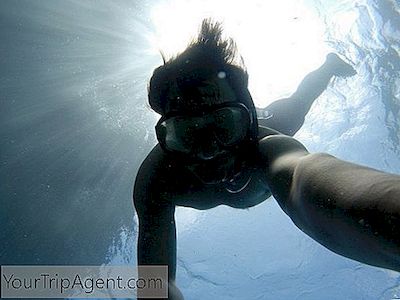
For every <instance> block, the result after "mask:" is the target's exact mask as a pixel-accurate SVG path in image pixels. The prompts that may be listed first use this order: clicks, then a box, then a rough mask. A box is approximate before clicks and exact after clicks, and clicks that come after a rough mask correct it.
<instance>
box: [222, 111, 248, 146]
mask: <svg viewBox="0 0 400 300" xmlns="http://www.w3.org/2000/svg"><path fill="white" fill-rule="evenodd" d="M214 119H215V130H214V131H215V135H216V137H217V139H218V140H219V141H220V142H221V143H222V144H223V145H225V146H231V145H234V144H236V143H238V142H239V141H241V140H242V139H243V138H245V137H246V134H247V131H248V129H249V125H250V120H249V116H248V113H247V111H246V110H245V109H243V108H241V107H225V108H221V109H219V110H217V111H215V112H214Z"/></svg>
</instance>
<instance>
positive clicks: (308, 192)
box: [260, 136, 400, 271]
mask: <svg viewBox="0 0 400 300" xmlns="http://www.w3.org/2000/svg"><path fill="white" fill-rule="evenodd" d="M260 151H261V154H262V155H263V157H264V158H265V160H266V163H267V177H268V183H269V185H270V188H271V191H272V194H273V195H274V197H275V199H276V200H277V201H278V203H279V205H280V206H281V207H282V209H283V210H284V211H285V213H286V214H287V215H288V216H289V217H290V218H291V219H292V220H293V222H294V223H295V224H296V226H297V227H299V228H300V229H301V230H302V231H304V232H305V233H306V234H308V235H309V236H310V237H312V238H313V239H314V240H316V241H317V242H319V243H321V244H322V245H324V246H325V247H327V248H328V249H330V250H332V251H334V252H336V253H338V254H340V255H343V256H346V257H349V258H352V259H355V260H357V261H360V262H363V263H366V264H370V265H374V266H378V267H383V268H388V269H392V270H396V271H400V176H398V175H392V174H388V173H384V172H380V171H377V170H374V169H371V168H366V167H363V166H360V165H356V164H352V163H349V162H345V161H342V160H339V159H337V158H335V157H333V156H330V155H327V154H309V153H308V152H307V150H306V149H305V148H304V146H303V145H301V144H300V143H299V142H298V141H296V140H295V139H293V138H290V137H287V136H270V137H266V138H264V139H263V140H262V141H261V142H260Z"/></svg>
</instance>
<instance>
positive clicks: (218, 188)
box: [134, 58, 354, 299]
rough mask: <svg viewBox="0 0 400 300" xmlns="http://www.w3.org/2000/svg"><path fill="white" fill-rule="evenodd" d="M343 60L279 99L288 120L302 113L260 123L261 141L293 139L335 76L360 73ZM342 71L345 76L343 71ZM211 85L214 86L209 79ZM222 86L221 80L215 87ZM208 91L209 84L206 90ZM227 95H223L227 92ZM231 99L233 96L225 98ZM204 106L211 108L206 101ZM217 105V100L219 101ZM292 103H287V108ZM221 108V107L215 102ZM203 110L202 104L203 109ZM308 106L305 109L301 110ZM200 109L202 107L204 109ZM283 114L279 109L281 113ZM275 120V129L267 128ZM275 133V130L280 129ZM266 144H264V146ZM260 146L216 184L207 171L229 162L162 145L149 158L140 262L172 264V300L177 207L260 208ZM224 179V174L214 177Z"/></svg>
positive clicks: (175, 294)
mask: <svg viewBox="0 0 400 300" xmlns="http://www.w3.org/2000/svg"><path fill="white" fill-rule="evenodd" d="M341 62H343V61H341V60H340V59H336V58H333V59H327V61H326V62H325V63H324V65H323V66H321V68H320V69H318V70H316V71H314V72H313V73H311V74H309V75H308V76H307V77H306V78H305V79H304V80H303V82H302V83H301V84H300V86H299V88H298V89H297V91H296V93H295V94H294V95H293V96H292V97H291V98H288V99H284V100H278V101H277V102H276V103H281V104H282V103H283V102H284V103H283V104H282V105H275V104H274V103H275V102H274V103H272V104H271V105H270V106H269V108H280V110H279V114H278V113H276V116H279V115H280V114H282V117H283V116H288V115H290V114H293V113H296V116H293V117H292V118H291V120H296V122H294V123H290V122H289V121H288V120H289V119H288V118H287V117H285V118H284V120H286V121H285V122H279V120H277V118H270V119H266V120H265V121H266V122H263V120H262V119H261V120H259V124H260V125H261V126H260V127H259V140H260V141H261V140H263V138H264V137H266V136H269V135H274V134H279V132H277V131H275V130H278V131H283V132H285V131H287V132H289V133H290V134H291V135H293V134H294V133H295V132H297V130H298V129H299V128H300V127H301V125H302V124H303V122H304V117H305V115H306V114H307V113H308V111H309V109H310V107H311V104H312V103H313V101H314V100H315V99H316V98H317V97H318V96H319V95H320V94H321V93H322V91H323V90H324V89H325V88H326V86H327V84H328V83H329V80H330V79H331V78H332V77H333V76H335V75H340V76H350V75H354V69H352V68H351V67H350V66H349V65H347V64H345V63H344V62H343V64H345V65H342V66H343V67H344V68H345V70H343V68H337V65H338V64H340V63H341ZM338 70H341V72H342V73H339V72H338ZM207 82H211V83H212V80H209V81H207ZM212 86H214V87H215V86H217V87H218V82H215V83H213V84H212ZM202 88H204V86H203V87H202ZM220 89H221V91H222V92H224V93H226V94H228V95H230V97H229V98H232V95H231V94H232V92H229V90H227V89H226V87H220ZM222 92H221V93H222ZM222 98H227V97H222ZM202 101H205V103H204V105H211V104H212V103H206V102H207V100H204V99H203V100H202ZM214 101H215V100H214ZM286 103H287V105H286ZM214 104H218V103H214ZM200 106H201V105H200ZM298 107H302V109H298ZM199 110H200V108H199ZM275 112H277V110H276V111H275ZM272 120H273V121H274V122H275V123H274V127H272V128H273V129H270V128H267V127H265V126H266V125H270V123H269V122H271V121H272ZM274 129H275V130H274ZM260 145H261V144H260ZM260 145H258V146H257V147H256V148H251V149H250V148H249V149H247V150H246V149H245V150H246V151H245V152H246V155H247V157H249V158H250V157H251V158H252V160H251V161H250V160H248V161H247V162H245V164H244V166H243V171H242V172H241V173H240V174H239V175H238V176H237V177H235V178H232V182H231V183H229V182H228V183H227V182H218V178H216V182H215V183H213V184H205V183H204V181H202V176H204V170H206V171H207V173H208V174H218V172H217V171H218V170H219V169H220V168H219V166H218V165H219V164H221V162H222V161H223V160H218V159H217V160H214V161H211V162H204V163H203V164H201V165H198V164H195V163H191V162H188V161H186V160H182V159H181V158H180V157H179V155H171V154H168V153H165V152H164V151H163V150H162V149H161V147H160V146H159V145H157V146H155V147H154V149H153V150H152V151H151V152H150V154H149V155H148V156H147V158H146V159H145V161H144V162H143V163H142V165H141V167H140V169H139V172H138V175H137V177H136V181H135V185H134V205H135V208H136V211H137V214H138V218H139V238H138V264H139V265H152V264H153V265H168V267H169V269H168V270H169V280H170V291H169V299H183V296H182V294H181V293H180V291H179V289H177V288H176V286H175V278H176V226H175V218H174V213H175V206H176V205H179V206H186V207H192V208H196V209H202V210H203V209H209V208H213V207H216V206H219V205H228V206H231V207H234V208H248V207H251V206H255V205H257V204H259V203H261V202H263V201H265V200H266V199H267V198H269V197H270V196H271V192H270V189H269V184H271V183H270V181H269V177H268V174H267V173H266V172H265V169H266V166H267V164H266V158H265V155H262V153H261V152H260V150H261V149H262V148H260ZM236 159H238V158H237V157H235V154H234V153H228V155H227V160H226V161H224V164H226V163H227V162H229V161H230V160H232V161H235V160H236ZM214 176H216V177H218V175H214Z"/></svg>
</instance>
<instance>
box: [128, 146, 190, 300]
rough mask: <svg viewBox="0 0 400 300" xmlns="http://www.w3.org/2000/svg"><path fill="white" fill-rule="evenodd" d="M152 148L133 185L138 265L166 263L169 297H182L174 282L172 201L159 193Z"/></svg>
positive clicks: (174, 243)
mask: <svg viewBox="0 0 400 300" xmlns="http://www.w3.org/2000/svg"><path fill="white" fill-rule="evenodd" d="M155 154H156V151H153V152H152V153H150V155H149V156H148V157H147V158H146V160H145V161H144V162H143V164H142V166H141V168H140V170H139V172H138V175H137V177H136V181H135V186H134V195H133V200H134V205H135V209H136V212H137V215H138V219H139V237H138V248H137V252H138V254H137V256H138V259H137V260H138V265H166V266H168V280H169V297H168V299H170V300H172V299H174V300H179V299H183V296H182V294H181V293H180V291H179V289H178V288H177V287H176V285H175V274H176V228H175V217H174V213H175V205H174V204H172V203H168V202H167V201H165V199H163V198H162V196H161V190H162V187H161V186H159V185H158V183H159V182H160V180H159V179H158V178H156V177H157V175H156V174H157V167H159V166H160V165H158V166H157V163H156V162H157V161H158V162H159V163H160V161H159V160H158V159H157V157H154V156H156V155H155Z"/></svg>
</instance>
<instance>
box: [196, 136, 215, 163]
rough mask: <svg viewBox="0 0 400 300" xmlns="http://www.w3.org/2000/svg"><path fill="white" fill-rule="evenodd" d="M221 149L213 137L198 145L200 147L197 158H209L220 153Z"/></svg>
mask: <svg viewBox="0 0 400 300" xmlns="http://www.w3.org/2000/svg"><path fill="white" fill-rule="evenodd" d="M220 152H221V149H220V147H219V145H218V143H217V141H216V140H215V139H212V140H209V141H204V142H203V143H201V145H200V149H199V151H198V152H197V156H198V158H200V159H202V160H209V159H212V158H214V157H216V156H217V155H218V154H220Z"/></svg>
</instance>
